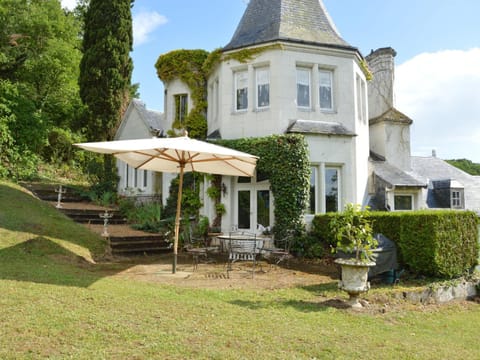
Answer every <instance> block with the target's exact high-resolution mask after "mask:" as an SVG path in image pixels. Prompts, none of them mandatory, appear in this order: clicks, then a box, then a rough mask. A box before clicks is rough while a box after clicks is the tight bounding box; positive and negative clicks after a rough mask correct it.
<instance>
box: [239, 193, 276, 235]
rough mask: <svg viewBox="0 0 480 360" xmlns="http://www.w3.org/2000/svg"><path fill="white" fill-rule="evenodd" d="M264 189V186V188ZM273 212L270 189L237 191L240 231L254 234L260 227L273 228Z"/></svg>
mask: <svg viewBox="0 0 480 360" xmlns="http://www.w3.org/2000/svg"><path fill="white" fill-rule="evenodd" d="M262 187H263V186H262ZM272 219H273V211H272V206H271V194H270V190H269V189H268V188H264V189H262V188H260V189H257V186H254V185H252V186H250V188H249V189H238V190H237V206H236V225H237V227H238V229H239V230H245V231H251V232H254V231H255V230H256V229H257V227H258V225H259V224H261V225H262V226H263V227H268V226H270V227H271V226H272Z"/></svg>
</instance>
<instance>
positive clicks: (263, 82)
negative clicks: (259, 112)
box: [257, 69, 270, 107]
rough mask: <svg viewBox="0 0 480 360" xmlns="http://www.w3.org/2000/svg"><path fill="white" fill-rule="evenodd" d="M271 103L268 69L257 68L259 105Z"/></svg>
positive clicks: (265, 105) (264, 105)
mask: <svg viewBox="0 0 480 360" xmlns="http://www.w3.org/2000/svg"><path fill="white" fill-rule="evenodd" d="M269 105H270V79H269V72H268V70H267V69H258V70H257V107H267V106H269Z"/></svg>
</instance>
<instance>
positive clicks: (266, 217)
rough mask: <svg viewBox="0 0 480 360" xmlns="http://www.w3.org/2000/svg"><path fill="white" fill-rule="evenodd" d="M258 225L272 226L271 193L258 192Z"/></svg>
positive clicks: (266, 191) (265, 191)
mask: <svg viewBox="0 0 480 360" xmlns="http://www.w3.org/2000/svg"><path fill="white" fill-rule="evenodd" d="M257 224H262V225H263V226H264V227H267V226H270V191H268V190H260V191H257Z"/></svg>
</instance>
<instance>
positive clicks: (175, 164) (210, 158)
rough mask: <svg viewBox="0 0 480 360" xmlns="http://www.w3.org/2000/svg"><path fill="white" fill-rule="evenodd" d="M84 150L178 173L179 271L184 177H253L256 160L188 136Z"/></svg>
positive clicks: (136, 165)
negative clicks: (188, 174) (197, 174)
mask: <svg viewBox="0 0 480 360" xmlns="http://www.w3.org/2000/svg"><path fill="white" fill-rule="evenodd" d="M74 145H76V146H78V147H80V148H82V149H85V150H89V151H93V152H97V153H102V154H111V155H114V156H115V157H116V158H118V159H120V160H122V161H124V162H126V163H127V164H129V165H130V166H132V167H134V168H137V169H143V170H152V171H160V172H170V173H179V186H178V200H177V211H176V216H175V240H174V243H173V267H172V272H173V273H175V272H176V267H177V253H178V234H179V229H180V210H181V203H182V187H183V174H184V172H186V171H196V172H201V173H210V174H217V175H230V176H253V174H254V171H255V166H256V163H257V159H258V158H257V157H256V156H254V155H250V154H247V153H244V152H240V151H236V150H232V149H229V148H226V147H223V146H219V145H215V144H211V143H207V142H204V141H200V140H195V139H191V138H189V137H188V135H185V136H181V137H175V138H149V139H136V140H116V141H102V142H90V143H80V144H74Z"/></svg>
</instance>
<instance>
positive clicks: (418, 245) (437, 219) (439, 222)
mask: <svg viewBox="0 0 480 360" xmlns="http://www.w3.org/2000/svg"><path fill="white" fill-rule="evenodd" d="M333 216H341V213H338V214H334V213H332V214H324V215H323V214H319V215H317V216H315V218H314V220H313V223H312V235H314V236H315V237H317V239H319V240H320V241H322V242H324V243H327V244H329V245H332V246H333V245H334V242H335V241H334V236H333V234H331V233H330V227H329V223H330V219H331V218H332V217H333ZM371 218H372V221H373V228H374V232H375V233H382V234H384V235H385V236H386V237H388V238H389V239H391V240H392V241H394V242H395V243H396V244H397V249H398V255H399V256H398V257H399V262H400V263H401V264H402V265H403V266H405V267H406V268H408V269H409V270H410V271H412V272H414V273H417V274H421V275H426V276H434V277H440V278H453V277H456V276H460V275H462V274H464V273H465V272H467V271H470V270H471V269H472V268H473V267H474V266H475V265H476V264H477V262H478V253H479V242H478V227H477V226H478V222H479V219H478V217H477V215H476V214H475V213H474V212H472V211H452V210H445V211H443V210H442V211H432V210H425V211H414V212H373V213H372V214H371Z"/></svg>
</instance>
